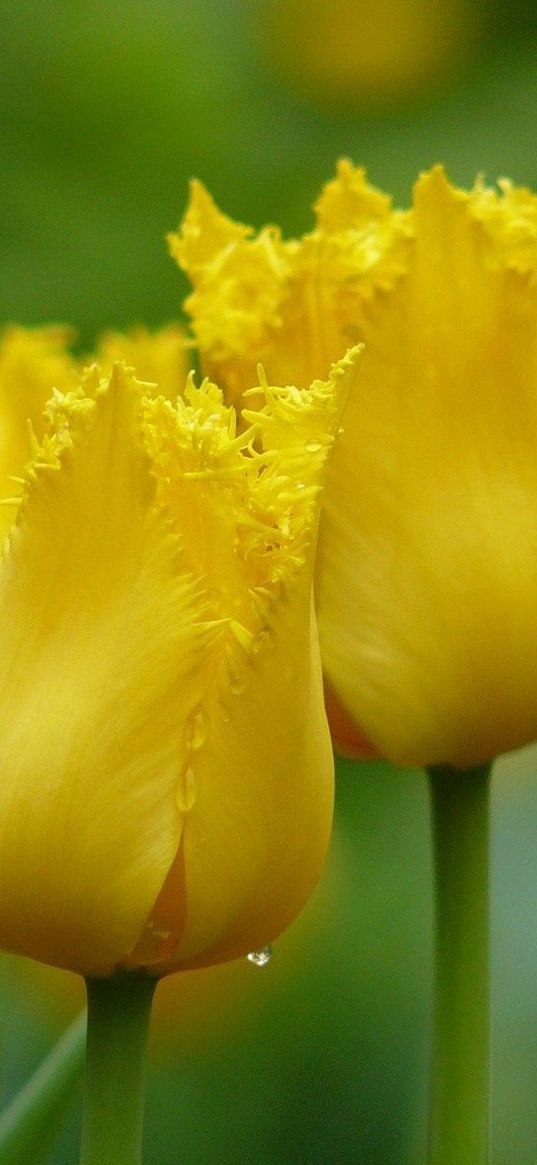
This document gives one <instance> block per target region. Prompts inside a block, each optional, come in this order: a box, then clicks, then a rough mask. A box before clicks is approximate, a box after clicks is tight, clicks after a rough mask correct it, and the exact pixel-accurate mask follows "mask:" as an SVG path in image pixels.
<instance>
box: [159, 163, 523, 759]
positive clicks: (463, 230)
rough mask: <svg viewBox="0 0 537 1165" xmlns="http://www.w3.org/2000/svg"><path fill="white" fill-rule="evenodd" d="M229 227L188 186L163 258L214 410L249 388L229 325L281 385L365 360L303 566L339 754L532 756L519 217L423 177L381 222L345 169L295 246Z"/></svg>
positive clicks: (380, 207) (480, 189)
mask: <svg viewBox="0 0 537 1165" xmlns="http://www.w3.org/2000/svg"><path fill="white" fill-rule="evenodd" d="M226 223H227V220H224V216H221V215H220V212H218V211H216V208H215V207H214V206H212V204H211V205H209V203H208V201H207V196H206V195H203V194H201V195H200V192H199V190H198V189H196V188H195V189H194V191H193V196H192V201H191V204H190V207H189V209H188V211H187V214H186V217H185V220H184V223H183V226H182V229H181V231H180V233H179V235H178V236H176V237H175V238H174V239H173V240H172V249H173V251H174V253H175V254H176V256H177V258H178V260H179V262H180V263H181V264H182V265H183V266H184V267H185V268H186V269H187V270H188V271H189V272H190V274H191V278H192V280H193V283H194V292H193V294H192V295H191V296H190V299H189V300H188V301H187V306H188V308H189V310H190V312H191V314H192V316H193V326H194V331H195V333H196V334H197V335H198V336H199V337H200V339H201V342H202V344H203V346H204V350H205V356H204V360H205V367H206V368H208V369H210V368H211V367H212V366H213V365H214V366H215V367H218V368H219V369H220V371H221V373H222V377H223V380H224V382H225V384H226V385H228V391H229V392H230V393H233V394H234V395H235V396H239V395H240V392H241V390H242V387H243V385H244V384H246V383H247V382H248V375H249V373H248V359H247V358H248V353H247V352H245V350H244V347H240V346H238V345H236V346H235V349H234V350H233V349H232V348H231V345H230V344H228V343H227V342H226V320H227V317H228V315H230V314H231V315H233V319H234V324H235V329H234V331H231V332H230V333H229V334H230V336H231V338H232V340H233V341H234V340H235V336H236V335H237V334H238V333H239V331H240V328H239V315H240V313H241V312H243V313H244V314H245V315H246V318H247V324H248V327H249V330H250V334H251V335H252V336H255V339H256V343H255V345H254V349H255V358H256V359H262V360H263V362H264V364H265V366H266V368H267V371H268V375H269V376H270V377H275V378H278V376H279V373H280V371H281V370H282V369H285V378H286V379H287V378H289V379H291V380H292V381H293V383H297V384H302V383H307V382H308V380H309V379H310V378H311V376H312V375H322V374H323V370H324V369H325V368H326V367H327V365H328V363H329V361H330V360H334V359H336V358H337V356H338V354H339V353H340V352H341V351H343V350H344V349H345V346H346V345H347V344H348V343H349V342H351V340H352V342H356V341H358V340H359V341H363V342H364V344H365V349H364V356H363V359H362V361H361V367H360V375H359V377H357V380H356V385H355V388H354V390H353V392H352V394H351V397H350V400H349V404H348V407H347V410H346V413H345V415H344V419H343V429H344V431H343V434H342V437H341V439H340V440H339V442H338V447H337V454H336V455H335V456H334V458H333V459H332V463H331V467H330V472H329V480H328V483H327V487H326V490H325V495H324V496H325V500H324V506H323V516H322V521H321V534H320V555H319V561H318V567H317V583H318V587H317V601H318V609H319V620H320V629H321V649H322V654H323V663H324V668H325V673H326V676H327V679H328V683H329V687H330V690H331V693H332V695H334V694H335V697H336V699H337V702H338V703H339V712H340V716H339V729H340V734H341V737H342V738H344V740H345V743H346V746H347V748H348V749H349V750H350V751H352V749H353V747H354V745H355V744H357V743H358V744H359V734H363V735H365V738H366V739H367V740H368V741H369V742H371V743H372V745H373V746H374V748H375V749H376V751H377V752H379V753H381V754H383V755H385V756H387V757H389V758H390V759H391V760H393V761H395V762H397V763H401V764H433V763H450V764H452V765H456V766H459V767H463V768H464V767H467V766H471V765H475V764H478V763H481V762H483V761H485V760H487V759H489V758H491V757H493V756H495V755H497V754H499V753H503V752H506V751H508V750H510V749H513V748H516V747H518V746H521V745H523V744H525V743H527V742H529V741H532V740H534V739H535V738H536V737H537V616H536V603H537V197H536V196H535V195H533V194H532V193H530V192H529V191H528V190H525V189H517V188H514V187H512V186H511V184H510V183H508V182H506V181H502V182H500V183H499V188H498V189H489V188H487V187H485V186H484V185H483V184H482V183H481V182H477V184H476V186H475V187H474V189H473V190H471V191H469V192H465V191H462V190H459V189H457V188H455V187H453V186H452V185H451V184H450V183H449V181H448V180H447V178H446V176H445V174H444V172H443V170H442V169H441V168H440V167H436V168H435V169H433V170H432V171H431V172H430V173H427V174H424V175H422V176H421V178H420V179H419V181H418V182H417V184H416V187H415V191H414V200H413V206H412V209H411V210H409V211H406V212H401V211H393V210H392V209H391V206H390V203H389V201H388V199H386V198H385V197H384V196H383V195H381V194H380V193H379V192H378V191H375V190H374V189H372V188H371V187H369V186H368V185H367V183H366V181H365V177H364V174H363V171H361V170H358V169H354V168H353V167H352V166H351V165H350V164H349V163H348V162H342V163H340V165H339V167H338V172H337V176H336V178H335V180H333V181H332V182H330V183H328V185H327V186H326V188H325V190H324V191H323V193H322V195H321V198H320V200H319V202H318V204H317V224H316V227H315V229H314V230H313V232H312V233H311V234H309V235H306V236H305V237H304V238H303V239H301V240H299V241H291V242H283V241H282V240H281V239H280V236H279V235H278V233H277V232H275V231H274V230H272V231H265V232H261V234H260V235H259V236H258V237H257V238H256V237H253V235H252V232H248V230H247V228H240V230H241V232H242V233H241V234H240V235H238V236H237V237H236V239H232V237H231V226H228V225H226ZM237 229H238V228H235V230H237ZM218 232H219V233H220V238H221V242H219V241H218V239H217V234H218ZM262 241H263V247H262V246H261V242H262ZM202 248H204V250H202ZM268 255H269V256H270V258H271V262H269V261H268V259H267V256H268ZM254 259H255V263H256V264H257V267H258V268H259V280H258V282H256V273H255V269H254ZM241 266H242V267H243V269H244V271H245V276H244V279H243V280H242V282H241V276H240V271H241ZM219 270H221V271H223V273H224V275H225V277H226V278H225V279H224V282H223V283H221V284H220V288H219V296H218V317H216V316H215V315H214V314H213V312H212V307H211V300H212V289H211V282H212V280H213V279H216V274H217V272H218V271H219ZM226 279H227V281H226ZM258 286H259V287H261V288H262V289H263V294H262V295H261V294H260V293H259V294H258V293H257V292H256V291H255V288H256V287H258ZM267 287H269V288H270V297H269V296H268V294H267ZM247 292H248V294H247ZM256 294H257V299H256ZM269 299H270V312H269V311H267V310H265V307H266V304H267V303H268V302H269ZM211 327H212V333H211V330H210V329H211ZM245 370H246V371H245ZM342 708H343V710H344V712H345V713H346V721H345V719H344V718H342V715H341V709H342ZM356 733H357V734H358V735H356V736H355V734H356Z"/></svg>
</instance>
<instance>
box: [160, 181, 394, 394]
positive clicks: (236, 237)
mask: <svg viewBox="0 0 537 1165" xmlns="http://www.w3.org/2000/svg"><path fill="white" fill-rule="evenodd" d="M316 212H317V225H316V228H315V230H313V231H312V232H311V233H310V234H307V235H305V236H304V238H303V239H301V240H290V241H285V242H283V241H282V240H281V238H280V235H279V233H278V232H277V231H275V229H274V228H270V227H268V228H267V227H265V228H264V229H263V230H262V231H261V232H260V233H259V234H258V235H254V234H253V231H252V229H251V228H245V227H242V226H240V225H237V224H233V223H231V221H230V220H229V219H225V217H224V216H223V215H220V212H217V211H216V208H215V207H214V204H213V203H212V202H211V201H210V200H209V198H208V195H207V194H206V193H205V192H202V191H200V188H199V187H195V189H194V192H193V197H192V203H191V206H190V207H189V209H188V210H187V213H186V215H185V218H184V220H183V223H182V225H181V227H180V231H179V234H178V235H177V236H172V250H173V254H174V255H175V257H176V258H177V260H178V262H179V264H180V266H181V267H182V268H183V269H184V270H185V271H186V272H187V274H188V275H189V277H190V279H191V280H192V283H193V286H194V290H193V293H192V294H191V295H190V296H189V297H188V299H187V300H186V302H185V308H186V310H187V312H188V313H189V314H190V317H191V319H192V326H193V330H194V334H195V337H196V341H197V343H198V344H199V347H200V351H201V355H202V363H203V367H204V369H205V371H206V372H207V373H208V374H209V375H210V376H211V377H214V378H215V379H216V380H217V381H218V383H219V384H221V385H222V386H223V387H225V389H226V394H227V397H228V399H231V400H235V399H237V398H239V397H240V395H241V393H242V392H244V390H246V389H248V388H250V386H251V385H252V384H254V383H255V370H256V365H257V363H258V362H259V361H261V363H262V364H263V365H264V367H265V369H266V372H267V375H268V377H269V378H270V379H271V380H272V381H273V383H275V384H296V385H299V386H300V387H301V388H306V387H308V386H309V385H310V384H311V383H312V381H313V380H315V379H316V378H318V377H324V376H327V375H328V371H329V368H330V365H331V364H332V363H334V361H336V360H338V359H340V358H341V357H342V356H343V354H344V352H345V351H346V349H348V348H350V347H353V346H355V345H356V343H357V342H359V340H360V327H361V318H362V309H363V304H364V301H367V300H368V299H369V298H370V296H371V294H372V292H373V291H374V290H375V289H377V288H382V289H388V288H390V287H391V286H393V284H394V282H395V281H396V279H397V278H398V277H399V275H400V274H401V272H402V271H403V270H404V267H405V263H406V256H407V252H408V246H409V238H410V235H411V231H412V224H411V217H410V216H409V214H408V212H406V213H404V212H401V211H392V210H391V205H390V200H389V199H388V198H387V197H386V196H385V195H383V194H381V193H380V192H379V191H378V190H376V189H375V188H374V187H372V186H370V185H369V184H368V183H367V181H366V178H365V174H364V171H363V169H361V168H355V167H353V166H352V165H351V164H350V162H348V161H345V160H343V161H341V162H340V163H339V165H338V168H337V174H336V177H335V178H334V179H333V180H332V181H331V182H329V183H328V184H327V186H326V187H325V189H324V191H323V193H322V194H321V197H320V199H319V201H318V203H317V206H316ZM215 223H216V225H215ZM193 224H195V232H196V233H195V237H196V249H195V251H194V252H193V250H192V248H193V244H192V241H191V240H192V235H193ZM223 224H226V225H225V226H224V225H223ZM233 228H234V229H235V234H232V231H233ZM200 237H202V238H203V240H204V243H203V247H202V246H201V243H200V241H199V238H200Z"/></svg>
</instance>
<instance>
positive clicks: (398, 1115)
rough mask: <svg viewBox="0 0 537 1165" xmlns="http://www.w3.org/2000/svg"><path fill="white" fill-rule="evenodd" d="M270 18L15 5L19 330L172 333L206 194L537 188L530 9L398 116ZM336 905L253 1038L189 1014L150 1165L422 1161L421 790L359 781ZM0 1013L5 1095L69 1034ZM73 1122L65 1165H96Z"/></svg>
mask: <svg viewBox="0 0 537 1165" xmlns="http://www.w3.org/2000/svg"><path fill="white" fill-rule="evenodd" d="M268 2H269V0H248V2H247V3H240V2H239V0H225V3H221V2H220V0H196V2H195V3H190V2H186V0H152V3H148V2H146V3H144V2H143V0H119V2H118V3H116V4H110V3H104V0H78V3H77V5H76V6H72V5H71V4H67V3H66V2H65V0H20V2H19V3H18V4H17V5H4V7H3V11H2V47H1V48H0V152H1V158H2V168H1V177H0V185H1V189H0V208H1V213H0V252H1V256H2V280H1V283H0V320H4V321H8V320H17V321H18V322H21V323H25V324H34V323H39V322H45V321H49V320H59V321H66V322H69V323H73V324H74V325H75V326H76V327H77V328H78V329H79V335H80V342H81V344H82V345H83V346H84V347H87V346H88V345H89V344H90V343H91V342H92V340H93V338H94V336H95V334H96V333H97V332H98V331H99V330H100V329H102V328H104V327H110V326H126V325H128V324H131V323H133V322H136V321H143V322H145V323H148V324H159V323H162V322H164V321H166V320H169V319H172V318H175V317H176V316H177V315H178V314H179V312H180V304H181V299H182V297H183V295H184V292H185V285H184V283H183V282H182V281H181V277H180V276H179V273H178V272H177V271H176V270H175V268H174V265H173V263H172V262H171V261H170V260H169V259H168V258H167V256H166V251H165V244H164V242H163V236H164V234H165V232H166V231H167V230H169V229H172V228H174V227H175V225H176V223H177V221H178V218H179V216H180V214H181V212H182V209H183V207H184V205H185V201H186V196H187V183H188V180H189V178H190V177H191V176H193V175H196V176H198V177H200V178H202V180H203V181H204V182H205V183H206V184H207V185H208V187H209V189H210V190H211V191H212V193H213V194H214V196H215V197H216V199H217V201H218V202H219V203H220V205H221V206H222V208H223V209H225V210H226V211H228V212H229V213H230V214H231V215H233V216H234V217H237V218H240V219H243V220H244V221H247V222H252V223H253V224H255V225H261V224H262V223H263V222H265V221H278V222H279V223H280V224H281V225H282V227H283V229H284V231H285V232H286V233H296V232H299V231H302V230H304V229H307V228H308V226H309V224H310V222H311V212H310V209H309V208H310V205H311V203H312V201H313V200H314V198H315V197H316V195H317V193H318V191H319V189H320V186H321V184H322V183H323V181H325V180H326V179H327V178H328V177H329V176H330V175H331V173H332V171H333V167H334V162H335V160H336V158H337V157H338V156H340V155H342V154H345V155H348V156H350V157H351V158H352V159H353V160H354V161H355V162H361V163H364V164H365V165H366V166H367V168H368V171H369V174H370V176H371V179H372V181H374V182H375V183H377V184H378V185H380V186H382V187H383V188H385V189H386V190H388V191H390V192H392V193H393V194H394V197H395V199H396V201H397V202H399V203H400V204H405V203H408V201H409V196H410V187H411V185H412V182H413V181H414V178H415V176H416V174H417V172H418V171H419V170H420V169H421V168H423V167H427V166H429V165H431V164H432V163H434V162H436V161H439V160H441V161H443V162H445V163H446V165H447V167H448V170H449V172H450V175H451V177H452V178H453V179H454V180H455V181H457V182H460V183H462V184H469V183H471V182H472V181H473V178H474V176H475V174H476V173H477V172H480V171H481V172H484V173H485V175H486V176H487V178H488V179H490V180H493V179H494V178H495V177H496V176H497V175H502V174H507V175H508V176H510V177H512V178H513V179H514V180H515V181H517V182H521V183H527V184H529V185H532V186H534V187H535V186H537V152H536V141H537V67H536V65H537V14H536V11H535V6H534V5H533V4H531V3H529V0H527V2H526V3H518V4H517V3H509V2H508V0H503V2H500V0H497V2H496V3H489V4H487V3H485V2H484V0H481V2H480V3H477V2H474V3H471V0H467V10H468V11H467V17H468V21H469V22H470V25H469V26H468V27H472V29H473V32H472V36H471V37H470V40H471V43H470V44H461V46H460V52H459V53H457V52H455V53H454V56H453V58H452V63H451V66H450V68H449V69H444V70H443V71H442V72H441V74H440V73H439V75H438V77H437V78H436V79H435V78H434V77H433V78H432V80H431V83H430V85H427V86H424V88H423V90H422V91H418V92H416V90H415V87H412V86H410V85H409V88H408V92H406V91H405V88H404V85H400V86H399V89H394V87H393V86H391V87H390V85H389V84H388V82H387V84H386V100H379V95H378V92H377V93H376V94H375V95H373V94H371V93H369V92H368V90H367V87H363V86H361V85H360V79H359V78H358V80H357V82H356V85H355V90H354V91H353V93H354V95H351V98H349V97H348V95H347V97H346V99H345V101H344V102H343V103H339V104H338V101H337V100H333V99H330V94H328V93H327V92H325V90H324V88H323V86H321V85H320V86H319V89H318V91H316V92H315V91H314V90H312V88H311V86H310V89H309V91H308V92H307V93H306V92H305V91H304V90H303V89H300V87H297V85H296V84H295V79H294V77H293V73H292V70H291V71H289V69H287V71H286V69H285V67H283V66H282V57H281V53H280V52H279V51H278V50H279V47H281V46H278V45H277V44H274V43H272V44H271V42H270V37H269V36H268V34H267V28H268V27H269V24H268V23H267V21H266V11H265V10H266V8H267V4H268ZM351 7H352V6H351ZM393 7H394V6H393V5H392V8H393ZM395 7H397V5H395ZM399 7H400V10H401V12H400V17H401V19H403V18H404V8H405V6H404V4H400V5H399ZM349 11H350V8H349ZM359 12H360V5H359V4H357V5H356V19H359ZM381 31H382V30H381ZM388 32H390V34H391V35H393V26H392V27H391V29H390V30H387V33H388ZM297 43H298V46H299V45H300V40H298V42H297ZM299 51H300V47H298V49H297V52H299ZM459 58H460V59H459ZM536 767H537V764H536V762H535V759H534V756H533V754H531V753H530V754H528V756H527V758H526V759H525V760H524V759H520V758H519V757H516V758H514V760H513V761H511V762H510V763H509V764H507V765H506V766H504V768H505V771H504V773H503V774H500V775H499V777H498V778H497V780H496V783H495V790H496V792H495V800H494V853H493V859H494V912H493V938H494V964H493V972H494V979H493V987H494V1135H495V1155H494V1165H535V1160H536V1159H537V1116H536V1115H535V1109H534V1104H533V1079H534V1074H535V1065H536V1062H537V1000H536V997H535V989H534V983H535V965H536V961H537V926H536V923H535V908H534V887H535V884H536V881H537V782H536V781H535V778H534V772H535V768H536ZM320 894H321V895H322V896H323V903H324V906H323V909H322V910H321V912H320V922H319V923H318V925H316V926H315V927H312V926H311V925H310V923H309V922H308V917H309V915H308V912H306V917H305V919H304V920H301V921H300V922H299V923H298V924H297V927H298V928H301V927H302V928H304V933H303V936H302V939H301V942H300V944H299V947H300V950H299V954H298V955H297V954H296V952H295V954H293V957H292V958H291V957H290V956H288V954H287V949H288V948H287V946H286V943H287V939H286V938H284V939H282V940H281V943H280V944H278V945H277V948H276V953H275V956H274V962H273V964H272V965H271V966H270V967H269V968H267V970H266V971H262V972H261V971H255V970H253V969H251V974H253V975H258V976H259V979H258V983H259V986H258V987H256V993H257V997H256V1003H255V1006H253V1005H252V1003H251V1001H250V1003H249V1007H248V1016H247V1023H246V1024H245V1025H244V1026H243V1027H242V1028H241V1027H240V1026H239V1027H237V1029H236V1030H235V1029H233V1025H232V1029H233V1030H231V1032H227V1034H223V1033H222V1031H221V1030H220V1028H219V1029H218V1031H217V1032H215V1037H214V1040H211V1039H209V1040H205V1041H204V1042H203V1046H201V1047H200V1048H199V1049H196V1048H195V1047H191V1046H190V1044H189V1047H188V1050H187V1052H186V1054H185V1055H183V1056H181V1055H180V1052H179V1049H180V1046H181V1025H182V1022H183V1020H182V1016H181V1014H180V1012H177V1014H176V1015H175V1014H174V1016H173V1023H174V1025H175V1026H176V1028H177V1039H176V1044H175V1052H173V1053H172V1052H168V1054H167V1056H166V1057H162V1056H160V1057H159V1055H158V1054H157V1053H155V1058H154V1062H153V1066H152V1071H151V1077H150V1089H149V1102H148V1136H147V1157H146V1160H147V1165H175V1163H176V1162H179V1161H181V1162H186V1163H188V1165H198V1163H199V1165H202V1163H203V1165H213V1163H214V1165H246V1163H249V1162H251V1161H256V1162H257V1163H258V1165H265V1163H266V1165H269V1163H272V1162H274V1163H275V1162H286V1163H289V1165H306V1163H307V1165H326V1163H328V1162H337V1163H338V1165H422V1162H423V1160H424V1152H425V1104H426V1094H425V1090H426V1075H427V1054H428V1040H429V1015H430V991H431V984H430V955H431V901H430V862H429V836H428V825H427V806H426V797H425V786H424V781H423V778H422V776H421V775H419V774H415V773H399V772H396V771H395V770H392V769H390V768H389V767H388V766H386V765H377V766H375V765H362V766H358V765H357V766H352V765H349V764H341V765H340V769H339V778H338V806H337V817H336V833H335V845H334V852H333V855H332V859H331V865H330V868H329V871H328V873H327V876H326V880H325V884H324V886H323V888H322V889H321V891H320ZM316 909H317V907H316V905H315V903H314V904H313V906H312V907H311V908H310V911H315V910H316ZM312 917H313V916H312ZM315 917H316V915H315ZM287 959H289V966H288V968H287V971H286V972H285V973H284V970H282V968H283V969H285V967H286V960H287ZM278 966H279V967H280V970H278ZM200 974H202V973H201V972H200ZM278 976H279V977H278ZM271 984H272V986H271ZM274 984H276V987H277V990H276V989H275V987H274ZM4 997H5V998H4V1013H5V1022H4V1028H5V1030H4V1080H5V1092H6V1094H9V1093H10V1092H12V1091H13V1090H14V1089H15V1088H16V1087H17V1086H18V1084H20V1082H22V1080H24V1079H25V1077H26V1075H27V1073H28V1072H29V1071H30V1070H31V1068H32V1066H33V1065H34V1064H35V1063H36V1062H37V1060H38V1058H39V1056H40V1054H42V1053H44V1052H45V1050H46V1048H47V1047H48V1045H49V1043H50V1039H51V1035H52V1031H53V1030H54V1023H56V1024H58V1023H61V1022H63V1021H62V1020H58V1014H57V1008H56V1010H54V1009H52V1010H51V1012H50V1013H49V1012H48V1010H47V1005H46V999H44V996H43V993H42V992H39V993H38V994H36V993H34V994H32V990H31V987H28V985H27V984H26V986H25V984H24V982H23V977H21V976H19V975H18V973H17V963H14V964H10V968H9V975H8V976H7V977H6V985H5V987H4ZM43 1002H45V1007H44V1008H43ZM237 1006H238V1007H239V1009H240V1001H239V1004H237V1000H236V998H234V999H233V1000H232V1001H230V1008H237ZM54 1016H55V1017H56V1018H55V1019H54ZM78 1115H79V1114H78V1111H77V1112H75V1113H73V1116H72V1120H71V1123H70V1125H69V1126H68V1127H67V1129H66V1131H65V1134H64V1135H63V1137H62V1138H61V1140H60V1141H59V1142H58V1144H57V1145H56V1148H55V1151H54V1155H53V1157H52V1158H51V1161H53V1162H54V1165H66V1163H67V1162H72V1161H73V1160H75V1159H76V1145H77V1140H78Z"/></svg>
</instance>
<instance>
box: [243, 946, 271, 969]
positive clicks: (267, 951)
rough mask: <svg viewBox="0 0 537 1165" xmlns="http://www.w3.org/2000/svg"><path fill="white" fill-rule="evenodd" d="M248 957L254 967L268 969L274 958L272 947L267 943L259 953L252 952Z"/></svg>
mask: <svg viewBox="0 0 537 1165" xmlns="http://www.w3.org/2000/svg"><path fill="white" fill-rule="evenodd" d="M246 957H247V959H248V962H249V963H252V964H253V966H254V967H266V965H267V963H270V960H271V958H272V947H271V945H270V943H267V946H266V947H261V949H260V950H259V951H250V954H249V955H247V956H246Z"/></svg>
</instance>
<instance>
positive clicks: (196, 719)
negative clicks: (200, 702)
mask: <svg viewBox="0 0 537 1165" xmlns="http://www.w3.org/2000/svg"><path fill="white" fill-rule="evenodd" d="M186 737H187V744H188V747H189V749H190V751H191V752H197V751H198V749H199V748H201V746H202V744H205V741H206V739H207V717H206V715H205V712H204V711H203V709H202V708H197V709H196V711H195V712H193V713H192V716H191V717H190V720H189V721H188V725H187V733H186Z"/></svg>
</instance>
